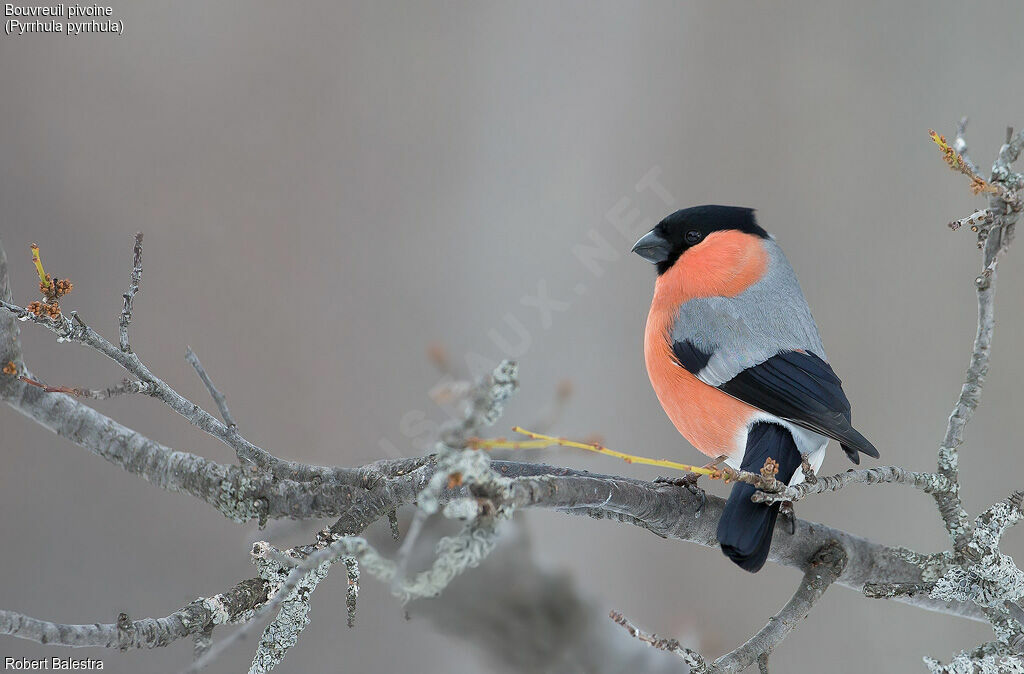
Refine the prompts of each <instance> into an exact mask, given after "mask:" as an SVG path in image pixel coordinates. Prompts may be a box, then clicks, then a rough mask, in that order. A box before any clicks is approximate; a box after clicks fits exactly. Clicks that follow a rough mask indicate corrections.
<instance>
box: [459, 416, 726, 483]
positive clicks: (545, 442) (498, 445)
mask: <svg viewBox="0 0 1024 674" xmlns="http://www.w3.org/2000/svg"><path fill="white" fill-rule="evenodd" d="M512 431H513V432H514V433H520V434H522V435H525V436H526V437H528V438H530V439H529V440H506V439H505V438H493V439H489V440H485V439H482V438H472V439H470V441H469V446H470V447H472V448H473V449H488V450H489V449H546V448H548V447H574V448H576V449H583V450H586V451H588V452H597V453H598V454H604V455H605V456H614V457H615V458H617V459H622V460H623V461H625V462H626V463H642V464H644V465H647V466H658V467H659V468H671V469H672V470H681V471H683V472H686V473H697V474H698V475H707V476H709V477H710V478H711V479H713V480H715V479H719V478H721V477H723V476H726V475H727V473H724V472H723V471H722V470H720V469H717V468H703V467H701V466H690V465H687V464H685V463H678V462H676V461H669V460H667V459H648V458H647V457H644V456H635V455H633V454H625V453H623V452H617V451H615V450H614V449H608V448H607V447H605V446H603V445H602V444H600V443H598V442H590V443H587V442H576V441H574V440H567V439H565V438H556V437H554V436H553V435H544V434H543V433H534V432H533V431H528V430H526V429H525V428H520V427H519V426H514V427H513V428H512Z"/></svg>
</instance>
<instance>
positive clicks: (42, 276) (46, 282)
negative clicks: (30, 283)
mask: <svg viewBox="0 0 1024 674" xmlns="http://www.w3.org/2000/svg"><path fill="white" fill-rule="evenodd" d="M31 248H32V264H34V265H35V266H36V272H38V273H39V283H41V284H42V285H43V286H44V287H46V288H49V287H50V277H49V276H47V275H46V271H45V270H44V269H43V261H42V259H40V257H39V246H37V245H36V244H34V243H33V244H32V246H31Z"/></svg>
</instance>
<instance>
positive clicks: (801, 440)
mask: <svg viewBox="0 0 1024 674" xmlns="http://www.w3.org/2000/svg"><path fill="white" fill-rule="evenodd" d="M633 252H634V253H636V254H638V255H639V256H640V257H642V258H644V259H645V260H648V261H650V262H653V263H654V264H655V265H657V269H658V278H657V281H655V284H654V300H653V302H652V303H651V311H650V313H649V314H648V316H647V330H646V333H645V336H644V356H645V358H646V361H647V373H648V375H649V376H650V378H651V384H652V385H653V386H654V391H655V393H656V394H657V396H658V400H659V401H660V402H661V405H662V407H664V408H665V412H666V413H667V414H668V416H669V419H671V420H672V423H673V424H675V427H676V428H677V429H678V430H679V432H680V433H682V434H683V437H685V438H686V439H687V440H689V441H690V443H692V444H693V446H694V447H696V448H697V449H698V450H700V451H701V452H703V453H704V454H707V455H708V456H711V457H719V458H721V457H723V456H724V461H725V463H726V464H728V465H729V466H732V467H733V468H739V469H741V470H747V471H752V472H757V471H759V470H761V468H762V467H763V466H764V464H765V460H766V459H768V458H771V459H773V460H774V461H775V462H777V464H778V474H777V475H776V478H777V479H778V480H780V481H782V482H784V483H788V484H790V485H793V484H798V483H799V482H802V481H803V479H804V475H803V471H802V470H799V468H800V464H801V455H806V456H807V458H808V460H809V462H810V465H811V467H812V468H813V469H814V470H815V471H817V470H818V468H819V467H820V466H821V462H822V459H824V456H825V446H826V445H827V444H828V441H829V439H830V438H831V439H833V440H838V441H839V443H840V445H841V446H842V448H843V451H845V452H846V455H847V456H848V457H850V460H851V461H853V462H854V463H859V462H860V457H859V456H858V452H863V453H864V454H867V455H868V456H872V457H875V458H877V457H878V450H876V449H875V448H874V446H873V445H872V444H871V443H870V442H868V440H867V439H866V438H865V437H864V436H863V435H861V434H860V433H858V432H857V431H856V430H855V429H854V428H853V426H851V425H850V402H849V400H847V399H846V395H845V394H844V393H843V389H842V385H841V384H842V382H841V381H840V380H839V377H837V376H836V374H835V372H833V371H832V368H831V367H830V366H829V364H828V361H827V360H826V357H825V350H824V349H823V348H822V346H821V338H820V337H819V336H818V329H817V327H816V326H815V324H814V319H813V318H811V311H810V309H808V307H807V301H806V300H805V299H804V296H803V293H802V292H801V291H800V284H799V283H797V280H796V275H795V274H794V273H793V268H792V267H790V265H789V262H788V261H787V260H786V256H785V255H783V254H782V249H781V248H779V245H778V244H777V243H776V242H775V239H774V237H772V236H771V235H769V234H768V233H767V232H766V231H765V230H763V229H761V227H759V226H758V224H757V222H756V221H755V219H754V211H753V210H752V209H749V208H737V207H733V206H696V207H694V208H687V209H684V210H681V211H677V212H675V213H673V214H672V215H670V216H668V217H667V218H665V219H664V220H662V221H661V222H660V223H658V225H657V226H656V227H655V228H654V229H652V230H651V231H650V232H649V233H647V234H645V235H644V236H643V237H642V238H641V239H640V240H639V241H637V242H636V245H634V246H633ZM753 493H754V487H753V486H751V485H749V484H745V483H737V484H736V485H735V486H734V487H733V488H732V493H731V494H730V496H729V500H728V501H727V502H726V504H725V509H724V510H723V511H722V518H721V520H720V521H719V523H718V542H719V543H720V544H721V546H722V551H723V552H725V554H726V555H727V556H728V557H729V558H730V559H732V561H734V562H736V564H738V565H739V566H740V567H742V568H744V569H746V570H747V571H751V572H755V571H758V570H759V569H760V568H761V567H762V566H763V565H764V562H765V559H766V558H767V557H768V548H769V547H770V546H771V541H772V532H773V530H774V528H775V520H776V518H777V516H778V513H779V504H778V503H776V504H774V505H765V504H761V503H754V502H752V501H751V499H750V497H751V495H752V494H753Z"/></svg>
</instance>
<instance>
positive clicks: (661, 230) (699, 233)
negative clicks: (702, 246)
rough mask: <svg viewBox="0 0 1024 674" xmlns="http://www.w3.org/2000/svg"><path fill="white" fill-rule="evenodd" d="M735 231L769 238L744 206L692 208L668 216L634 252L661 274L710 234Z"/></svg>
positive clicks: (751, 210) (640, 241) (752, 211)
mask: <svg viewBox="0 0 1024 674" xmlns="http://www.w3.org/2000/svg"><path fill="white" fill-rule="evenodd" d="M725 230H736V231H740V232H746V233H747V234H753V235H755V236H759V237H762V238H765V239H766V238H768V232H766V231H764V230H763V229H762V228H761V227H760V226H759V225H758V224H757V220H756V219H755V218H754V209H752V208H743V207H741V206H717V205H706V206H693V207H692V208H684V209H682V210H681V211H676V212H675V213H673V214H672V215H669V216H668V217H666V218H665V219H664V220H662V221H661V222H659V223H658V224H657V226H655V228H654V229H652V230H651V231H650V232H648V233H647V234H645V235H644V236H643V237H641V238H640V240H639V241H637V242H636V244H635V245H634V246H633V252H634V253H636V254H637V255H639V256H640V257H642V258H644V259H645V260H647V261H649V262H653V263H654V264H656V265H658V274H659V275H660V274H664V273H665V272H666V271H668V270H669V269H671V268H672V265H673V264H675V261H676V260H678V259H679V256H680V255H682V254H683V253H684V252H686V250H687V249H689V248H692V247H693V246H696V245H698V244H699V243H700V242H701V241H703V240H704V238H705V237H706V236H707V235H708V234H710V233H711V232H718V231H725Z"/></svg>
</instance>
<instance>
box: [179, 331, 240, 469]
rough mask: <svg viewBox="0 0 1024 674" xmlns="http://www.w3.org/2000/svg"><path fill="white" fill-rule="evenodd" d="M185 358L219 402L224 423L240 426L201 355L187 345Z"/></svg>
mask: <svg viewBox="0 0 1024 674" xmlns="http://www.w3.org/2000/svg"><path fill="white" fill-rule="evenodd" d="M185 360H187V361H188V362H189V363H190V364H191V365H192V367H194V368H195V370H196V374H198V375H199V378H200V379H202V380H203V384H204V385H205V386H206V390H207V391H209V392H210V397H211V398H213V402H215V403H217V409H218V410H220V416H221V417H222V418H223V419H224V423H226V424H227V425H228V429H229V430H234V429H236V428H238V424H236V423H235V420H234V418H233V417H232V416H231V410H229V409H228V401H227V398H225V397H224V394H223V393H221V392H220V391H219V390H217V387H216V386H214V385H213V380H211V379H210V375H208V374H206V370H205V369H204V368H203V364H202V363H200V362H199V356H197V355H196V353H195V351H193V350H192V347H190V346H189V347H185ZM239 458H241V457H239Z"/></svg>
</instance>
